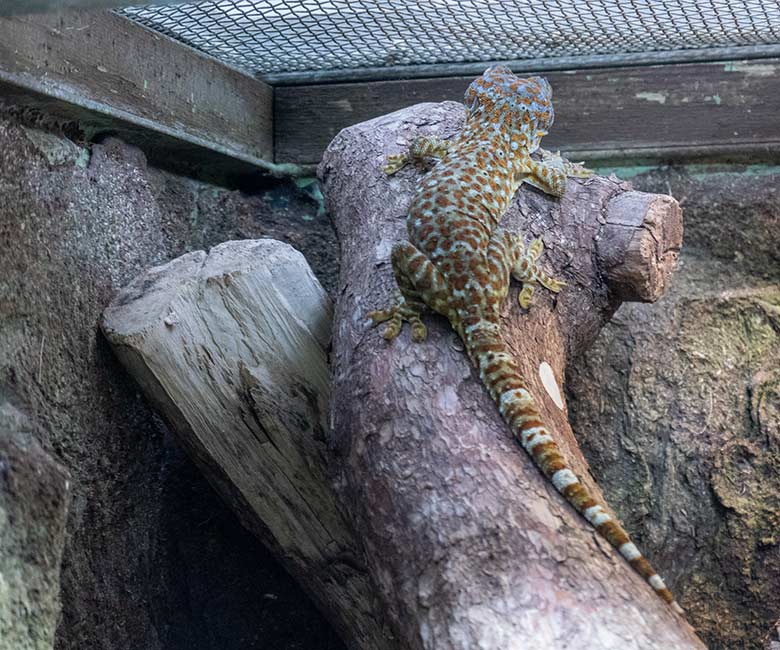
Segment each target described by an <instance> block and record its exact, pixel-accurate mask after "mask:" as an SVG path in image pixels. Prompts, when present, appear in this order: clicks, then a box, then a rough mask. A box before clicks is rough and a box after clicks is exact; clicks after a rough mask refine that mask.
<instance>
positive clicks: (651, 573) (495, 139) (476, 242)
mask: <svg viewBox="0 0 780 650" xmlns="http://www.w3.org/2000/svg"><path fill="white" fill-rule="evenodd" d="M464 103H465V105H466V123H465V126H464V127H463V129H462V130H461V131H460V133H459V134H458V135H457V136H456V137H455V138H453V139H451V140H440V139H438V138H435V137H431V136H421V137H418V138H416V139H414V140H413V141H412V142H411V144H410V145H409V148H408V151H407V152H405V153H400V154H393V155H391V156H389V157H388V158H387V163H386V166H385V168H384V171H385V172H386V173H387V174H390V175H392V174H395V173H396V172H398V171H399V170H400V169H402V168H403V167H404V166H405V165H407V164H414V165H417V166H418V167H422V166H424V165H425V164H426V162H430V161H431V160H433V161H435V163H434V165H433V167H432V169H431V170H430V171H429V173H428V174H427V175H425V176H423V177H422V178H421V180H420V181H419V183H418V186H417V191H416V194H415V196H414V198H413V200H412V203H411V205H410V207H409V209H408V212H407V221H406V224H407V231H408V234H409V239H408V241H399V242H397V243H396V244H395V245H394V246H393V248H392V252H391V263H392V268H393V274H394V276H395V279H396V283H397V285H398V289H399V295H398V297H397V299H396V301H395V302H394V304H393V305H392V306H391V307H390V308H389V309H383V310H376V311H372V312H370V313H368V314H367V316H368V317H369V318H370V319H371V321H372V322H373V324H374V325H378V324H380V323H386V325H385V328H384V332H383V336H384V338H385V339H387V340H392V339H394V338H396V337H397V336H398V335H399V333H400V332H401V329H402V326H403V323H404V322H408V323H409V325H410V326H411V338H412V341H413V342H421V341H423V340H425V338H426V336H427V328H426V326H425V324H424V323H423V321H422V316H423V314H424V312H425V311H426V309H429V310H432V311H434V312H436V313H438V314H441V315H443V316H445V317H446V318H447V319H448V320H449V322H450V324H451V325H452V327H453V329H454V330H455V331H456V332H457V334H458V336H459V337H460V338H461V339H462V341H463V343H464V348H465V351H466V354H467V355H468V357H469V359H470V361H471V362H472V363H473V365H474V366H475V368H476V370H477V372H478V374H479V377H480V379H481V381H482V383H483V384H484V386H485V388H486V389H487V391H488V392H489V393H490V396H491V397H492V398H493V400H494V401H495V403H496V405H497V406H498V410H499V411H500V413H501V416H502V418H503V419H504V421H505V422H506V424H507V425H508V426H509V428H510V429H511V432H512V434H513V436H514V437H515V439H516V440H517V441H518V442H519V443H520V445H521V446H522V447H523V448H524V449H525V450H526V452H528V454H529V455H530V456H531V458H532V459H533V461H534V463H535V464H536V466H537V467H538V468H539V469H540V470H541V472H542V473H543V474H544V475H545V476H546V477H547V479H548V480H549V481H550V482H551V483H552V485H553V486H554V487H555V489H556V490H557V491H558V492H559V493H560V494H561V495H562V496H563V497H564V498H565V499H566V501H568V502H569V503H570V504H571V505H572V506H573V507H574V508H575V509H576V510H577V512H579V513H580V514H581V515H582V516H583V517H584V518H585V519H586V520H587V521H588V522H589V523H590V524H591V525H592V526H593V527H594V528H595V529H596V531H598V533H599V534H600V535H601V536H602V537H604V538H605V539H606V540H607V541H608V542H609V543H610V544H611V545H612V546H614V547H615V548H616V549H617V551H618V552H619V553H620V555H621V556H623V558H625V560H626V561H627V562H628V563H629V564H630V565H631V566H632V567H633V569H634V570H635V571H636V572H637V573H639V575H640V576H642V578H644V579H645V580H646V581H647V582H648V583H649V584H650V586H651V587H652V588H653V589H654V590H655V592H656V593H657V594H658V595H659V596H660V597H661V598H662V599H663V600H664V601H666V602H667V603H668V604H669V605H670V606H671V607H672V608H673V609H674V610H675V611H677V612H679V613H681V612H682V608H681V607H680V606H679V605H678V604H677V602H676V601H675V599H674V597H673V596H672V593H671V591H670V590H669V589H668V588H667V586H666V584H665V583H664V581H663V580H662V579H661V577H660V576H659V575H658V574H657V573H656V572H655V570H654V569H653V567H652V566H651V564H650V563H649V562H648V561H647V559H646V558H645V557H644V556H643V555H642V554H641V552H640V551H639V549H638V548H637V547H636V545H635V544H634V543H633V542H632V541H631V540H630V538H629V536H628V534H627V533H626V531H625V530H624V528H623V527H622V525H621V524H620V523H619V522H618V521H617V520H616V519H615V518H614V517H613V516H612V515H611V514H609V512H607V510H606V506H605V505H604V504H602V503H599V502H598V501H597V500H596V499H595V498H594V497H593V496H592V495H591V494H590V493H589V492H588V491H587V489H586V488H585V487H584V485H583V484H582V482H581V481H580V480H579V479H578V478H577V476H576V475H575V474H574V472H573V471H572V470H571V468H570V467H569V465H568V463H567V461H566V460H565V459H564V457H563V455H562V454H561V451H560V448H559V446H558V443H557V442H556V441H555V438H554V437H553V435H552V432H551V431H550V430H549V429H548V428H547V427H546V426H545V424H544V422H543V421H542V417H541V414H540V412H539V408H538V407H537V405H536V402H535V400H534V398H533V396H532V395H531V393H530V390H529V386H528V383H527V381H526V379H525V378H524V377H523V376H522V375H521V373H520V370H519V368H518V365H517V364H516V362H515V361H514V359H513V358H512V355H511V354H510V351H509V348H508V346H507V344H506V342H505V339H504V338H503V337H502V334H501V327H500V311H501V306H502V305H503V303H504V300H505V299H506V297H507V294H508V291H509V284H510V278H514V279H515V280H517V281H519V282H520V283H522V288H521V291H520V293H519V303H520V306H521V307H522V308H524V309H527V308H528V307H529V306H530V303H531V298H532V295H533V288H534V287H535V286H539V285H541V286H542V287H544V288H546V289H548V290H549V291H552V292H555V293H557V292H559V291H561V290H562V289H563V287H564V286H565V283H564V282H563V281H561V280H557V279H555V278H553V277H551V276H549V275H547V274H546V273H545V272H544V271H543V270H542V269H541V268H540V266H539V259H540V257H541V255H542V253H543V248H544V246H543V243H542V240H541V239H535V240H533V241H532V242H530V244H529V245H528V246H527V247H526V246H525V245H524V243H523V242H524V239H523V237H522V236H518V235H513V234H511V233H510V232H508V231H506V230H504V229H503V228H501V227H500V226H499V222H500V220H501V217H502V216H503V214H504V213H505V212H506V210H507V208H508V207H509V204H510V202H511V200H512V199H513V197H514V195H515V192H516V191H517V190H518V188H519V187H520V185H521V184H522V183H528V184H529V185H532V186H534V187H536V188H538V189H540V190H542V191H543V192H545V193H547V194H550V195H552V196H554V197H561V196H563V194H564V192H565V191H566V182H567V177H575V178H576V177H579V178H587V177H589V176H590V175H592V172H591V171H590V170H587V169H585V168H584V167H583V165H582V163H571V162H569V161H568V160H566V159H564V158H563V157H561V156H560V154H559V153H557V154H554V153H551V152H548V151H545V150H543V149H541V148H540V146H539V145H540V141H541V138H542V137H543V136H545V135H546V134H547V133H548V131H549V129H550V127H551V126H552V124H553V120H554V112H553V106H552V89H551V87H550V84H549V83H548V82H547V80H546V79H544V78H542V77H529V78H527V79H526V78H520V77H517V76H516V75H514V74H513V73H512V71H511V70H510V69H509V68H508V67H506V66H503V65H499V66H493V67H490V68H488V69H487V70H486V71H485V72H484V73H483V74H482V76H481V77H479V78H477V79H476V80H475V81H473V82H472V83H471V85H470V86H469V87H468V90H467V91H466V94H465V101H464ZM536 151H538V152H539V153H540V154H541V160H537V159H534V158H532V157H531V154H532V153H534V152H536Z"/></svg>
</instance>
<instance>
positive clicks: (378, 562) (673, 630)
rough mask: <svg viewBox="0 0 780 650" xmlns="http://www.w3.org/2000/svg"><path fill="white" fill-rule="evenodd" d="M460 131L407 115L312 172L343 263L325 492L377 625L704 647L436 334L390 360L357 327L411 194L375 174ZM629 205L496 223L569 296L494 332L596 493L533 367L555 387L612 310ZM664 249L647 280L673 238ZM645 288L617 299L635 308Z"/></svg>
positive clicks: (389, 288) (591, 187) (429, 111)
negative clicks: (335, 461)
mask: <svg viewBox="0 0 780 650" xmlns="http://www.w3.org/2000/svg"><path fill="white" fill-rule="evenodd" d="M462 118H463V109H462V106H460V105H458V104H454V103H445V104H438V105H420V106H417V107H413V108H411V109H407V110H404V111H399V112H398V113H394V114H392V115H389V116H386V117H383V118H379V119H377V120H372V121H370V122H366V123H364V124H360V125H357V126H355V127H351V128H349V129H346V130H344V131H343V132H342V133H341V134H340V135H339V136H338V137H337V138H336V139H335V140H334V142H333V143H332V144H331V146H330V147H329V149H328V151H327V152H326V154H325V156H324V158H323V162H322V164H321V166H320V176H321V179H322V181H323V182H324V188H325V195H326V201H327V205H328V208H329V211H330V212H331V213H332V214H333V216H334V218H335V224H336V228H337V232H338V235H339V239H340V244H341V248H342V275H341V287H340V292H339V301H338V304H337V310H336V321H335V326H334V363H333V376H334V386H333V391H334V392H333V405H332V410H333V425H334V426H333V433H334V448H335V449H336V450H337V451H338V453H339V454H340V456H341V458H340V466H341V470H342V476H341V479H342V480H341V485H340V489H341V493H342V494H343V497H344V499H345V502H346V503H347V504H348V506H349V508H350V514H351V516H352V517H353V519H354V522H355V526H356V528H357V529H358V530H360V531H361V534H362V535H363V540H364V544H365V547H366V551H367V553H366V555H367V558H368V561H369V568H370V570H371V573H372V575H373V577H374V578H375V580H376V582H377V584H378V588H379V591H380V593H381V596H382V598H383V599H384V602H385V603H386V605H387V608H388V613H389V615H390V616H391V617H392V619H393V621H394V624H395V626H396V629H397V630H398V632H399V634H400V636H401V638H402V640H403V642H404V643H405V644H406V647H408V648H433V647H435V648H437V649H439V650H441V649H451V648H452V649H454V648H463V649H465V648H468V649H473V648H480V649H481V650H489V649H495V650H499V649H500V650H507V649H513V648H518V649H519V648H527V647H533V648H538V649H543V648H559V647H563V646H566V647H571V648H600V649H602V648H603V649H607V648H621V649H626V648H637V649H640V648H641V649H642V650H647V649H648V648H659V649H660V648H664V649H666V648H670V647H674V648H677V649H682V648H701V647H703V646H702V644H701V643H700V642H699V641H698V640H697V639H696V638H695V636H694V635H693V633H692V631H691V630H690V628H689V627H688V626H687V625H686V624H685V623H684V622H683V621H681V620H680V619H678V618H677V617H675V616H674V615H673V613H672V612H671V610H670V609H669V608H667V607H666V606H665V605H664V604H663V603H662V602H661V601H660V600H659V599H658V598H657V596H655V594H654V593H653V592H652V590H651V589H650V588H649V587H647V586H646V585H645V584H644V583H643V582H642V581H641V579H639V578H638V577H637V576H636V575H635V574H634V573H633V572H632V570H631V569H630V567H628V565H627V564H626V563H625V562H624V561H622V559H620V558H619V556H618V555H617V554H616V553H614V552H613V551H612V550H611V549H610V548H609V547H608V546H607V545H606V543H603V542H602V541H600V540H599V539H598V537H597V536H596V535H595V534H594V533H593V530H592V529H591V528H590V527H589V526H588V525H587V524H586V523H585V522H584V520H582V519H581V518H580V517H579V516H578V515H577V514H576V513H575V512H574V511H573V509H571V508H570V507H569V506H567V505H566V504H565V503H564V502H563V501H562V499H561V498H560V497H559V496H558V495H557V493H555V491H554V489H553V488H552V487H551V486H550V485H549V484H548V483H547V482H546V481H545V480H544V479H543V477H542V476H541V474H540V473H539V472H538V471H537V470H536V469H535V468H534V466H533V465H532V463H531V461H530V459H529V458H528V457H527V456H526V455H525V453H524V452H522V450H521V449H520V448H519V447H518V446H517V445H516V444H515V443H514V442H513V441H512V440H511V439H510V436H509V434H508V431H507V428H506V426H505V425H504V424H503V423H502V422H501V420H500V418H499V415H498V412H497V409H496V407H495V405H494V404H493V403H492V402H491V401H490V399H489V397H488V396H487V393H486V392H485V391H484V389H483V388H482V387H481V385H480V384H479V383H478V381H477V380H476V379H475V376H474V374H473V373H472V371H471V369H470V368H469V365H468V361H467V360H466V357H465V356H464V354H463V352H462V350H461V346H460V344H459V343H458V340H457V339H456V337H455V335H454V334H453V333H452V332H451V331H450V328H449V327H448V325H447V324H446V323H444V322H443V321H442V320H441V319H433V318H431V319H429V328H430V336H429V339H428V341H427V342H425V343H423V344H420V345H412V344H411V343H410V339H409V334H408V331H407V332H405V333H404V334H403V335H402V336H401V337H399V338H398V339H397V340H396V341H395V342H393V343H392V344H389V345H388V344H386V343H385V342H384V341H383V340H382V339H381V338H380V337H379V334H378V333H377V332H376V331H372V330H370V329H369V325H368V321H367V320H366V318H365V314H366V312H368V311H369V310H371V309H374V308H376V307H378V306H382V305H384V304H386V303H387V302H388V301H389V300H391V298H392V295H393V286H394V285H393V281H392V275H391V270H390V265H389V259H388V258H389V253H390V247H391V245H392V243H393V242H394V241H396V240H398V239H400V238H402V237H404V236H405V225H404V220H405V211H406V207H407V205H408V204H409V201H410V199H411V196H412V193H413V191H414V184H415V181H416V178H417V172H415V171H414V170H411V169H409V170H406V171H404V172H402V173H401V174H399V175H398V176H397V177H396V178H393V179H389V178H387V177H386V176H385V175H384V174H383V173H382V171H381V166H382V162H383V159H384V157H385V156H386V155H387V154H389V153H391V152H396V151H398V150H399V149H400V148H401V147H402V146H403V145H404V144H405V143H407V142H409V140H410V139H411V138H412V137H413V136H414V135H417V134H419V133H434V134H436V135H439V136H443V137H447V136H449V135H451V134H452V133H453V132H454V131H455V130H456V129H457V128H458V127H459V126H460V124H461V121H462ZM628 189H629V188H628V186H626V185H625V184H622V183H620V182H618V181H617V180H616V179H610V180H607V179H601V178H595V179H592V180H589V181H586V182H582V183H579V182H578V183H575V182H571V183H570V186H569V191H568V192H567V195H566V196H565V197H564V198H563V199H562V200H561V201H554V200H552V199H550V198H549V197H546V196H544V195H542V194H540V193H538V192H536V191H534V190H532V189H528V188H524V189H522V190H521V192H520V193H519V196H518V197H517V198H516V200H515V201H514V203H513V205H512V207H511V208H510V210H509V213H508V215H507V217H506V218H505V220H504V225H505V226H507V227H508V228H509V229H511V230H520V229H522V230H523V232H524V233H525V234H526V236H527V237H529V238H530V237H532V236H543V238H544V240H545V245H546V254H545V257H544V265H545V266H546V267H547V269H548V270H551V271H552V270H554V271H555V273H556V274H557V275H559V276H561V275H563V277H564V279H566V280H567V282H568V283H569V286H568V287H567V288H566V290H565V291H564V292H562V293H561V294H560V296H558V297H557V298H556V297H553V296H551V295H549V294H546V295H545V294H544V292H539V295H537V296H536V298H535V301H534V306H533V308H532V309H531V312H530V314H528V315H522V316H521V315H520V314H519V310H518V308H517V307H516V293H512V294H511V295H510V300H509V301H508V303H507V310H506V319H505V324H506V333H507V339H508V342H509V344H510V347H511V348H512V350H513V352H514V353H515V356H516V358H517V359H518V361H519V363H520V365H521V368H522V370H523V372H524V373H525V375H526V377H527V378H528V379H529V381H530V384H531V387H532V390H533V392H534V394H535V395H536V396H537V398H538V402H539V405H540V408H541V410H542V413H543V416H544V417H545V419H546V420H547V422H548V424H549V426H550V427H551V429H552V430H553V431H555V432H556V433H557V435H558V436H559V439H560V440H561V443H562V446H563V449H564V451H565V453H566V455H567V456H568V458H570V459H571V460H572V464H573V466H574V468H575V470H576V471H577V472H578V474H579V475H580V476H581V477H583V479H584V480H585V482H586V484H588V485H589V487H590V488H591V489H592V490H593V491H594V492H596V493H597V494H598V488H597V487H596V486H595V485H594V484H593V481H592V480H591V479H590V477H589V476H588V472H587V465H586V463H585V461H584V459H583V457H582V455H581V454H580V452H579V450H578V447H577V445H576V442H575V441H574V438H573V436H572V433H571V429H570V427H569V425H568V421H567V414H566V412H565V410H561V409H559V408H558V407H556V406H555V405H554V403H553V401H552V400H551V399H548V398H547V397H546V394H545V392H544V389H543V388H542V385H541V382H540V380H539V374H538V370H537V369H538V368H539V367H540V363H541V362H543V361H546V362H547V363H549V364H550V366H552V369H553V372H554V375H555V377H556V379H557V381H558V383H559V385H560V384H563V383H564V382H563V380H564V376H565V369H566V367H567V366H568V364H569V363H570V361H571V359H572V358H574V357H575V356H577V355H578V354H579V353H581V352H582V351H583V349H584V348H585V347H586V346H587V345H588V344H589V343H590V342H591V341H592V340H593V338H594V337H595V336H596V335H597V333H598V331H599V329H600V328H601V326H602V325H603V323H604V322H605V320H606V319H607V318H608V317H609V316H610V315H611V313H612V310H613V309H614V308H615V307H616V306H617V303H616V301H615V298H614V295H611V294H610V287H609V285H608V284H607V280H606V279H604V278H605V277H606V276H605V269H603V268H600V266H599V263H598V259H599V256H598V254H597V253H598V251H597V241H598V239H599V237H600V235H603V234H604V231H605V228H604V226H605V224H609V223H610V222H611V221H612V220H611V219H610V218H609V217H608V215H609V214H610V212H611V211H612V210H613V209H614V208H613V203H614V202H615V199H616V198H619V196H620V195H622V194H624V193H625V192H627V191H628ZM654 201H662V202H666V209H665V210H661V211H655V214H656V215H659V216H660V217H662V219H663V220H666V221H668V223H669V224H670V226H672V225H673V224H674V223H675V221H676V222H678V223H677V225H676V226H675V227H670V228H669V229H668V232H674V231H675V230H676V231H677V232H680V231H679V219H680V213H679V210H678V209H677V207H676V203H675V202H674V201H673V200H672V199H669V198H665V197H663V198H662V197H657V198H656V199H655V200H654ZM617 209H620V208H617ZM617 221H620V220H617ZM606 230H608V227H607V228H606ZM628 241H629V242H630V241H633V238H629V239H628ZM665 244H666V245H665V246H664V247H662V248H663V249H664V250H660V251H659V253H660V255H658V256H657V257H655V258H654V261H655V264H656V265H658V266H663V265H664V263H668V261H669V260H670V259H672V258H673V257H674V255H675V252H676V250H675V249H676V248H677V247H678V246H679V238H678V237H675V236H670V237H669V238H668V239H667V240H666V241H665ZM665 256H666V260H667V262H664V257H665ZM622 257H623V259H626V260H629V259H631V260H633V259H636V256H635V255H627V256H626V255H623V256H622ZM651 275H652V274H651V273H650V269H647V270H646V273H644V274H640V276H639V277H641V280H642V282H639V283H629V285H630V286H631V287H632V289H631V290H632V291H635V292H637V293H640V290H639V289H637V288H636V286H640V285H642V284H643V283H644V284H647V283H648V280H647V278H649V277H651ZM613 277H614V276H613ZM624 277H626V276H625V275H622V276H621V279H622V278H624ZM661 277H662V278H663V280H664V281H665V276H664V275H663V274H661ZM623 284H625V282H623ZM650 284H652V281H650ZM655 291H656V290H655V289H654V290H653V292H651V293H654V292H655ZM650 559H651V560H652V559H653V557H652V555H650ZM671 587H672V588H673V589H674V588H675V587H676V584H675V583H674V581H672V584H671ZM683 604H684V603H683Z"/></svg>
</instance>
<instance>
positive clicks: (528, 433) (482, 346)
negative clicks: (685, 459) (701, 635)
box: [463, 320, 683, 613]
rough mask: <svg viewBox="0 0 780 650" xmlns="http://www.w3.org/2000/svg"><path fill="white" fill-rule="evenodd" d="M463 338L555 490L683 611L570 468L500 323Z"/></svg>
mask: <svg viewBox="0 0 780 650" xmlns="http://www.w3.org/2000/svg"><path fill="white" fill-rule="evenodd" d="M463 339H464V342H465V344H466V351H467V353H468V355H469V358H470V359H471V361H472V363H474V365H475V366H476V368H477V369H478V370H479V376H480V378H481V379H482V383H483V384H484V385H485V387H486V388H487V390H488V392H489V393H490V396H491V397H492V398H493V400H494V401H495V402H496V404H497V405H498V410H499V411H500V412H501V416H502V417H503V418H504V421H505V422H506V423H507V424H508V425H509V428H510V429H511V430H512V435H513V436H514V437H515V438H516V439H517V441H518V442H519V443H520V444H521V445H522V447H523V448H524V449H525V450H526V451H527V452H528V454H529V455H530V456H531V458H533V461H534V463H535V464H536V466H537V467H538V468H539V469H540V470H541V471H542V473H543V474H544V475H545V476H546V477H547V478H548V479H550V482H551V483H552V484H553V485H554V486H555V489H556V490H558V492H560V493H561V494H562V495H563V497H564V498H565V499H566V500H567V501H568V502H569V503H570V504H571V505H572V506H574V508H575V510H577V512H579V513H580V514H581V515H582V516H583V517H585V519H587V520H588V522H589V523H590V524H591V525H592V526H593V527H594V528H595V529H596V530H597V531H598V533H599V534H600V535H601V536H602V537H603V538H604V539H606V540H607V541H608V542H609V543H610V544H612V546H614V547H615V548H616V549H617V550H618V552H619V553H620V554H621V555H622V556H623V557H624V558H625V559H626V560H627V561H628V563H629V564H630V565H631V566H632V567H633V568H634V570H635V571H636V572H637V573H638V574H639V575H641V576H642V577H643V578H644V579H645V580H646V581H647V582H648V583H649V584H650V586H651V587H652V588H653V589H654V590H655V592H656V593H657V594H658V595H659V596H660V597H661V598H663V600H664V601H666V602H667V603H669V605H671V607H672V608H673V609H674V610H675V611H676V612H678V613H682V612H683V609H682V608H681V607H680V606H679V605H678V604H677V602H676V601H675V600H674V596H673V595H672V592H671V591H669V589H668V588H667V587H666V585H665V584H664V581H663V580H662V579H661V577H660V576H659V575H658V574H657V573H656V572H655V569H653V567H652V566H651V565H650V562H648V561H647V560H646V559H645V557H644V556H643V555H642V554H641V553H640V552H639V549H637V547H636V546H635V545H634V544H633V543H632V542H631V540H630V539H629V537H628V533H626V531H625V530H624V529H623V527H622V526H621V525H620V523H619V522H618V521H617V520H616V519H615V518H614V517H612V516H611V515H610V514H609V513H607V512H606V510H605V509H604V507H603V506H602V505H601V504H599V503H598V502H597V501H596V500H595V499H594V498H593V497H592V496H591V495H590V494H588V492H587V490H586V489H585V487H584V486H583V485H582V483H581V482H580V480H579V479H578V478H577V477H576V476H575V475H574V472H572V471H571V469H569V467H568V464H567V463H566V460H565V459H564V458H563V456H562V455H561V452H560V449H559V447H558V444H557V443H556V442H555V440H554V439H553V437H552V435H551V434H550V432H549V431H548V430H547V428H546V427H545V425H544V423H543V422H542V418H541V415H540V413H539V410H538V409H537V408H536V404H535V403H534V400H533V397H531V393H530V392H529V390H528V385H527V384H526V382H525V380H524V379H523V377H522V375H521V374H520V371H519V369H518V368H517V364H516V363H515V362H514V359H513V358H512V355H511V354H510V353H509V350H508V348H507V346H506V344H505V343H504V341H503V339H502V338H501V335H500V333H499V331H498V326H497V325H496V324H493V323H490V322H488V321H485V320H483V321H480V322H479V323H475V324H472V325H470V326H469V327H466V328H465V331H464V332H463Z"/></svg>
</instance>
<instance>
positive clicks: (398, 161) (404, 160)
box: [382, 153, 409, 176]
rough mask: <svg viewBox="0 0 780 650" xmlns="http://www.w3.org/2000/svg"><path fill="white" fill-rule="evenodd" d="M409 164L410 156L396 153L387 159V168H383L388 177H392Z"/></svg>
mask: <svg viewBox="0 0 780 650" xmlns="http://www.w3.org/2000/svg"><path fill="white" fill-rule="evenodd" d="M408 163H409V156H408V155H407V154H405V153H396V154H392V155H390V156H388V157H387V160H386V161H385V166H384V167H383V168H382V169H383V170H384V172H385V174H387V175H388V176H392V175H393V174H395V173H396V172H397V171H399V170H401V169H403V168H404V167H405V166H406V165H407V164H408Z"/></svg>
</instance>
